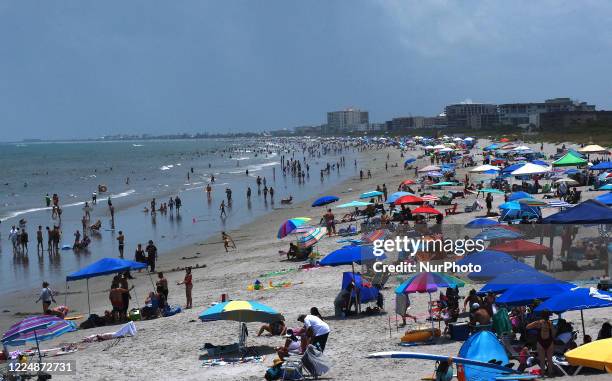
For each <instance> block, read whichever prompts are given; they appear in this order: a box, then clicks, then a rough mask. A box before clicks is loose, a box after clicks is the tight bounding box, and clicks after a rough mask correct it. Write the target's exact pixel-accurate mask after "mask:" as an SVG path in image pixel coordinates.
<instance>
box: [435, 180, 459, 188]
mask: <svg viewBox="0 0 612 381" xmlns="http://www.w3.org/2000/svg"><path fill="white" fill-rule="evenodd" d="M457 185H461V184H459V183H456V182H453V181H441V182H439V183H435V184H431V186H432V187H451V186H457Z"/></svg>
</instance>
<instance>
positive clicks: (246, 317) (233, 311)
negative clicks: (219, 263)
mask: <svg viewBox="0 0 612 381" xmlns="http://www.w3.org/2000/svg"><path fill="white" fill-rule="evenodd" d="M199 318H200V320H202V321H203V322H207V321H215V320H232V321H239V322H242V323H251V322H256V321H258V322H262V323H273V322H275V321H279V320H285V318H284V317H283V315H282V314H280V313H279V312H278V311H276V310H275V309H273V308H272V307H268V306H266V305H265V304H261V303H259V302H256V301H254V300H232V301H229V302H223V303H218V304H215V305H214V306H212V307H209V308H207V309H206V310H204V311H203V312H202V313H201V314H200V316H199Z"/></svg>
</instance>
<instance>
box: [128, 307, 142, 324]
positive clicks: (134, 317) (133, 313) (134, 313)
mask: <svg viewBox="0 0 612 381" xmlns="http://www.w3.org/2000/svg"><path fill="white" fill-rule="evenodd" d="M128 319H129V320H130V321H140V320H141V316H140V310H139V309H137V308H132V309H131V310H130V312H129V314H128Z"/></svg>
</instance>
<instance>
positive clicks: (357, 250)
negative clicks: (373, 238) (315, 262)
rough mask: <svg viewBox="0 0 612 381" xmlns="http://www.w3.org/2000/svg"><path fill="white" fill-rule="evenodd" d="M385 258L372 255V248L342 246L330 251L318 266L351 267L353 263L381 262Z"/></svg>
mask: <svg viewBox="0 0 612 381" xmlns="http://www.w3.org/2000/svg"><path fill="white" fill-rule="evenodd" d="M385 258H386V256H385V255H384V254H383V255H381V256H375V255H374V246H371V245H365V246H352V245H348V246H343V247H341V248H340V249H338V250H335V251H332V252H331V253H329V254H327V255H326V256H325V258H323V259H322V260H321V261H320V262H319V264H320V265H321V266H342V265H352V264H353V263H357V264H362V263H364V262H372V261H376V260H383V259H385Z"/></svg>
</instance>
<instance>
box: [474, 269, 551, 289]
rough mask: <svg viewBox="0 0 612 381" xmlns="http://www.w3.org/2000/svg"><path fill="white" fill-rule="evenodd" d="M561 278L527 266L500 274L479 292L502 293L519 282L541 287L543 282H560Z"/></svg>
mask: <svg viewBox="0 0 612 381" xmlns="http://www.w3.org/2000/svg"><path fill="white" fill-rule="evenodd" d="M558 282H559V280H558V279H556V278H553V277H551V276H550V275H546V274H544V273H541V272H539V271H538V270H536V269H534V268H531V267H530V268H525V269H522V270H517V271H513V272H504V273H502V274H499V275H498V276H496V277H495V278H493V279H491V280H490V281H489V283H487V284H486V285H484V286H483V287H482V288H481V289H480V291H478V292H479V293H481V294H483V293H487V292H493V293H496V294H497V293H501V292H504V291H506V290H507V289H509V288H510V287H513V286H516V285H518V284H530V285H532V286H534V287H539V286H540V285H542V284H549V283H558Z"/></svg>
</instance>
